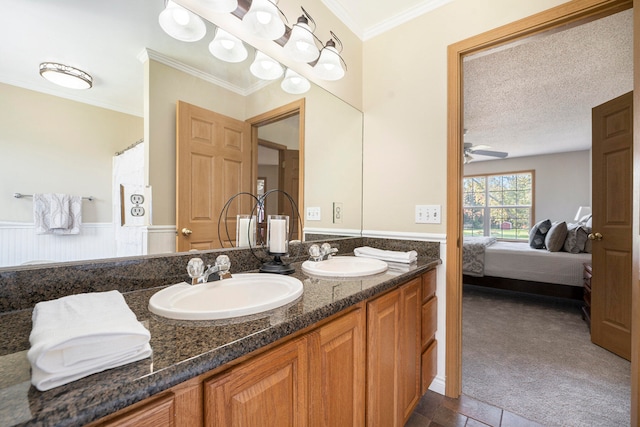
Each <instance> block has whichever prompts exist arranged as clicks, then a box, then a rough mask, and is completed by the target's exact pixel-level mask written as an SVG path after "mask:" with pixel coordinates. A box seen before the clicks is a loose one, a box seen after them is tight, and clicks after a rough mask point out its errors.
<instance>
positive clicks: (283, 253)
mask: <svg viewBox="0 0 640 427" xmlns="http://www.w3.org/2000/svg"><path fill="white" fill-rule="evenodd" d="M274 193H275V195H282V197H283V200H285V201H288V202H289V206H290V208H291V209H290V210H288V212H290V213H291V215H290V216H289V215H268V216H267V223H266V234H265V233H264V231H265V230H264V229H263V228H262V226H263V225H264V223H263V222H258V217H257V215H259V214H264V206H265V202H266V200H267V198H268V197H269V196H270V195H272V194H274ZM240 197H250V198H251V199H252V201H253V202H254V205H253V209H252V210H251V215H241V214H240V215H238V214H236V213H235V212H238V211H239V210H240V209H241V206H240V204H239V201H238V200H237V199H238V198H240ZM281 208H282V207H281ZM232 209H234V210H235V212H234V213H233V214H230V212H229V211H230V210H232ZM232 212H233V210H232ZM234 216H235V218H236V224H235V225H236V230H235V231H236V235H235V238H236V240H235V242H236V243H235V246H236V247H241V246H245V247H248V248H249V249H250V250H251V254H252V255H253V256H254V257H255V258H256V259H257V260H259V261H260V262H261V263H262V267H261V268H260V272H262V273H277V274H291V273H293V272H295V268H293V267H292V266H291V263H293V262H296V261H297V260H298V258H299V257H300V256H301V247H302V245H300V244H298V245H296V249H294V250H293V252H295V253H294V254H293V256H292V255H290V254H289V249H290V248H289V241H290V240H291V239H292V238H293V239H295V238H296V237H294V236H296V229H297V230H300V231H301V230H302V221H301V219H300V212H298V206H297V204H296V202H295V201H294V200H293V198H292V197H291V195H289V194H288V193H287V192H285V191H282V190H277V189H276V190H269V191H267V192H266V193H264V194H263V195H260V196H259V197H258V196H255V195H253V194H251V193H246V192H241V193H237V194H235V195H233V196H232V197H231V198H230V199H229V200H227V203H225V205H224V207H223V208H222V211H221V212H220V216H219V218H218V239H219V241H220V247H221V248H224V247H225V243H226V244H229V243H231V244H232V246H233V239H232V234H231V232H232V230H233V229H232V228H230V227H229V224H228V223H227V218H233V217H234ZM289 218H292V222H289ZM230 222H231V221H230ZM292 225H293V226H292ZM258 228H260V232H259V233H258V232H257V231H258ZM282 258H286V260H287V261H284V260H283V259H282Z"/></svg>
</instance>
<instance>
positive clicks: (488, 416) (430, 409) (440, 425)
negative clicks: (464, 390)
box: [405, 391, 542, 427]
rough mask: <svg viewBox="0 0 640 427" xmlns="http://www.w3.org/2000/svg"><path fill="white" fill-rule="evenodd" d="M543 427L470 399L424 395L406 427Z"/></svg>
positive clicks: (433, 393)
mask: <svg viewBox="0 0 640 427" xmlns="http://www.w3.org/2000/svg"><path fill="white" fill-rule="evenodd" d="M427 426H428V427H465V426H466V427H483V426H492V427H542V426H541V424H538V423H535V422H533V421H530V420H527V419H525V418H522V417H520V416H518V415H516V414H513V413H511V412H509V411H505V410H503V409H500V408H498V407H496V406H492V405H489V404H487V403H484V402H481V401H479V400H476V399H473V398H471V397H469V396H465V395H462V396H460V398H459V399H452V398H450V397H445V396H443V395H441V394H438V393H435V392H433V391H427V393H426V394H425V395H424V396H423V397H422V399H421V400H420V402H419V403H418V406H417V407H416V409H415V410H414V411H413V414H411V417H410V418H409V421H407V423H406V424H405V427H427Z"/></svg>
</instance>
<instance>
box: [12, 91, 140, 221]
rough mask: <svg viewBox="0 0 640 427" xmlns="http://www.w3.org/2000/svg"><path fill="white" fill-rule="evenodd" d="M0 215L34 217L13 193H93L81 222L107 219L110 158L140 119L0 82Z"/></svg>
mask: <svg viewBox="0 0 640 427" xmlns="http://www.w3.org/2000/svg"><path fill="white" fill-rule="evenodd" d="M0 109H1V110H2V114H0V152H1V153H2V155H0V197H1V198H2V199H0V221H17V222H33V203H32V202H31V199H16V198H14V197H12V194H13V193H16V192H19V193H24V194H33V193H53V192H55V193H68V194H74V195H79V196H94V197H95V198H96V199H95V200H94V201H93V202H88V201H85V202H83V205H82V208H83V209H82V220H83V222H111V217H112V206H111V205H112V203H111V186H112V175H111V169H112V161H113V156H114V155H115V153H116V152H117V151H119V150H122V149H124V148H126V147H127V146H129V145H131V144H133V143H134V142H135V141H137V140H139V139H141V138H142V137H143V119H142V118H141V117H136V116H131V115H128V114H123V113H119V112H116V111H112V110H107V109H104V108H99V107H94V106H90V105H88V104H83V103H79V102H76V101H71V100H68V99H64V98H59V97H56V96H52V95H46V94H43V93H39V92H34V91H31V90H27V89H22V88H18V87H15V86H10V85H6V84H0Z"/></svg>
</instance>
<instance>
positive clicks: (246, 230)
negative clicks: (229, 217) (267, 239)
mask: <svg viewBox="0 0 640 427" xmlns="http://www.w3.org/2000/svg"><path fill="white" fill-rule="evenodd" d="M255 245H256V216H255V215H237V216H236V247H239V248H240V247H242V248H246V247H253V246H255Z"/></svg>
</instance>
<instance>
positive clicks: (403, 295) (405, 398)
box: [398, 277, 422, 425]
mask: <svg viewBox="0 0 640 427" xmlns="http://www.w3.org/2000/svg"><path fill="white" fill-rule="evenodd" d="M421 287H422V280H421V279H420V278H419V277H418V278H416V279H413V280H412V281H410V282H409V283H407V284H406V285H404V286H402V287H401V288H400V306H401V309H400V324H401V327H400V348H401V351H400V359H399V363H398V369H399V371H400V372H399V375H398V380H399V395H400V396H399V397H400V402H399V404H400V407H399V409H400V413H399V417H400V420H401V422H402V425H404V423H405V422H406V421H407V420H408V419H409V417H410V416H411V412H413V408H415V406H416V405H417V404H418V400H420V365H421V357H422V339H421V338H422V334H421V332H420V331H421V324H422V298H421V296H420V295H421V292H420V291H421Z"/></svg>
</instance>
